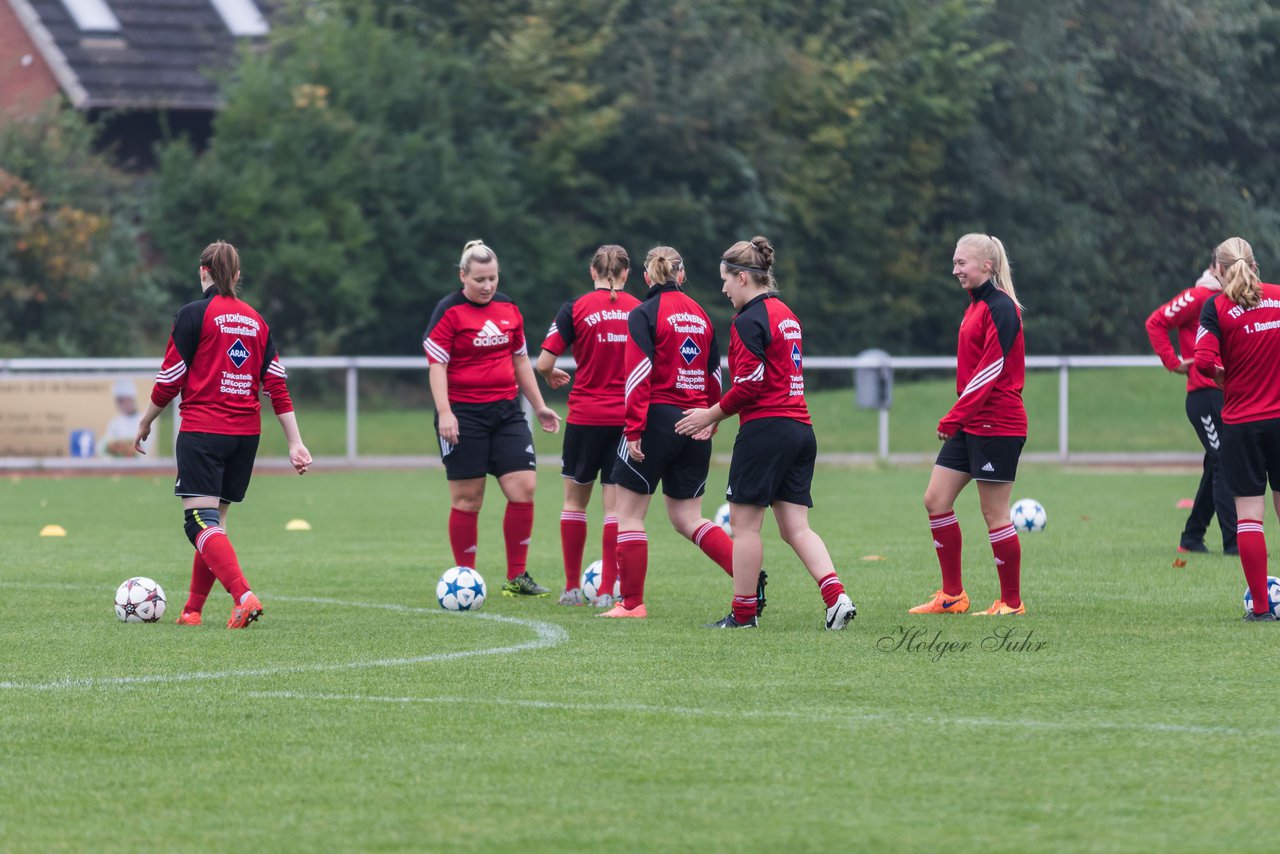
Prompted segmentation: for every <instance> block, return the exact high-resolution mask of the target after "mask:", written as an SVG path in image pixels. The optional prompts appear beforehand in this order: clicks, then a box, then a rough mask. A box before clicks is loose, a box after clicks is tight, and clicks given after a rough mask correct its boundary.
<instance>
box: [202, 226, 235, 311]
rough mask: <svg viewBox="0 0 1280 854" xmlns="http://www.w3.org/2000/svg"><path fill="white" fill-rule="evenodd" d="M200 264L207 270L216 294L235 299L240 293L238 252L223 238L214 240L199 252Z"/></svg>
mask: <svg viewBox="0 0 1280 854" xmlns="http://www.w3.org/2000/svg"><path fill="white" fill-rule="evenodd" d="M200 266H201V267H202V268H204V269H206V270H208V271H209V278H211V279H213V286H214V287H215V288H217V290H218V295H219V296H224V297H231V298H232V299H236V298H237V296H238V295H239V293H240V253H239V252H237V251H236V248H235V247H234V246H232V245H231V244H230V243H227V242H226V241H225V240H215V241H214V242H213V243H210V244H209V245H208V246H206V247H205V248H204V251H203V252H201V253H200Z"/></svg>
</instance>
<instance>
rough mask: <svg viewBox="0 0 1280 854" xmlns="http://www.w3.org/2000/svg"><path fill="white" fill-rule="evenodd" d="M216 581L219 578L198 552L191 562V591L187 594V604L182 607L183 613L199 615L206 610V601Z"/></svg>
mask: <svg viewBox="0 0 1280 854" xmlns="http://www.w3.org/2000/svg"><path fill="white" fill-rule="evenodd" d="M215 581H217V578H216V577H215V576H214V574H213V571H212V570H211V569H209V564H207V563H205V559H204V555H202V554H200V552H196V553H195V557H193V558H192V560H191V591H190V592H189V593H188V594H187V604H186V605H183V606H182V611H183V613H186V612H188V611H194V612H195V613H197V614H199V613H200V612H201V611H202V610H204V603H205V600H206V599H208V598H209V591H210V590H212V589H213V582H215Z"/></svg>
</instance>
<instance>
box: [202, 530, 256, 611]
mask: <svg viewBox="0 0 1280 854" xmlns="http://www.w3.org/2000/svg"><path fill="white" fill-rule="evenodd" d="M196 548H197V549H198V550H199V551H200V554H201V555H202V556H203V557H204V560H205V563H206V564H208V566H209V571H210V572H212V573H213V574H214V576H215V577H216V578H217V579H218V581H220V582H222V586H223V587H225V588H227V592H228V593H230V594H231V598H232V599H233V600H235V602H236V604H239V603H240V598H241V597H242V596H244V594H246V593H248V592H249V582H248V581H246V580H245V577H244V573H243V572H241V571H240V561H239V560H237V559H236V550H235V549H233V548H232V547H231V540H229V539H227V532H226V531H224V530H222V526H221V525H214V526H213V527H210V528H205V529H204V530H203V531H201V532H200V536H198V537H196Z"/></svg>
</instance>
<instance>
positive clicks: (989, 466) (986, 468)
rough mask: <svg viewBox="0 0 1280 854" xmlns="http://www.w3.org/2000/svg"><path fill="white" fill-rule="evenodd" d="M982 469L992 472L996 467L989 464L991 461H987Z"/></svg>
mask: <svg viewBox="0 0 1280 854" xmlns="http://www.w3.org/2000/svg"><path fill="white" fill-rule="evenodd" d="M982 470H983V471H992V472H993V471H995V470H996V467H995V466H993V465H991V463H987V464H986V465H984V466H983V467H982Z"/></svg>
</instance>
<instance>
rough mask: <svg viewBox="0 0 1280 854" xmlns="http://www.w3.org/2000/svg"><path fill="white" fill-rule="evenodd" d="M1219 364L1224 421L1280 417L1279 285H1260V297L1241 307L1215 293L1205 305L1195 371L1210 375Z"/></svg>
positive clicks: (1240, 421)
mask: <svg viewBox="0 0 1280 854" xmlns="http://www.w3.org/2000/svg"><path fill="white" fill-rule="evenodd" d="M1217 365H1222V367H1223V368H1225V369H1226V372H1227V376H1226V381H1225V383H1224V385H1223V402H1222V420H1223V421H1224V422H1225V423H1227V424H1242V423H1244V422H1247V421H1263V420H1266V419H1270V418H1280V285H1269V284H1266V283H1263V284H1262V299H1261V300H1259V302H1258V305H1257V306H1255V307H1254V308H1241V307H1240V306H1238V305H1236V304H1235V303H1233V302H1232V301H1231V300H1229V299H1227V297H1226V295H1225V294H1221V293H1220V294H1217V295H1215V296H1213V297H1211V298H1210V299H1209V300H1208V301H1206V302H1205V304H1204V309H1203V310H1202V311H1201V313H1200V328H1199V329H1198V330H1197V331H1196V370H1197V371H1199V372H1200V374H1201V375H1202V376H1206V377H1212V376H1213V375H1214V373H1215V370H1214V369H1215V367H1216V366H1217Z"/></svg>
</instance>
